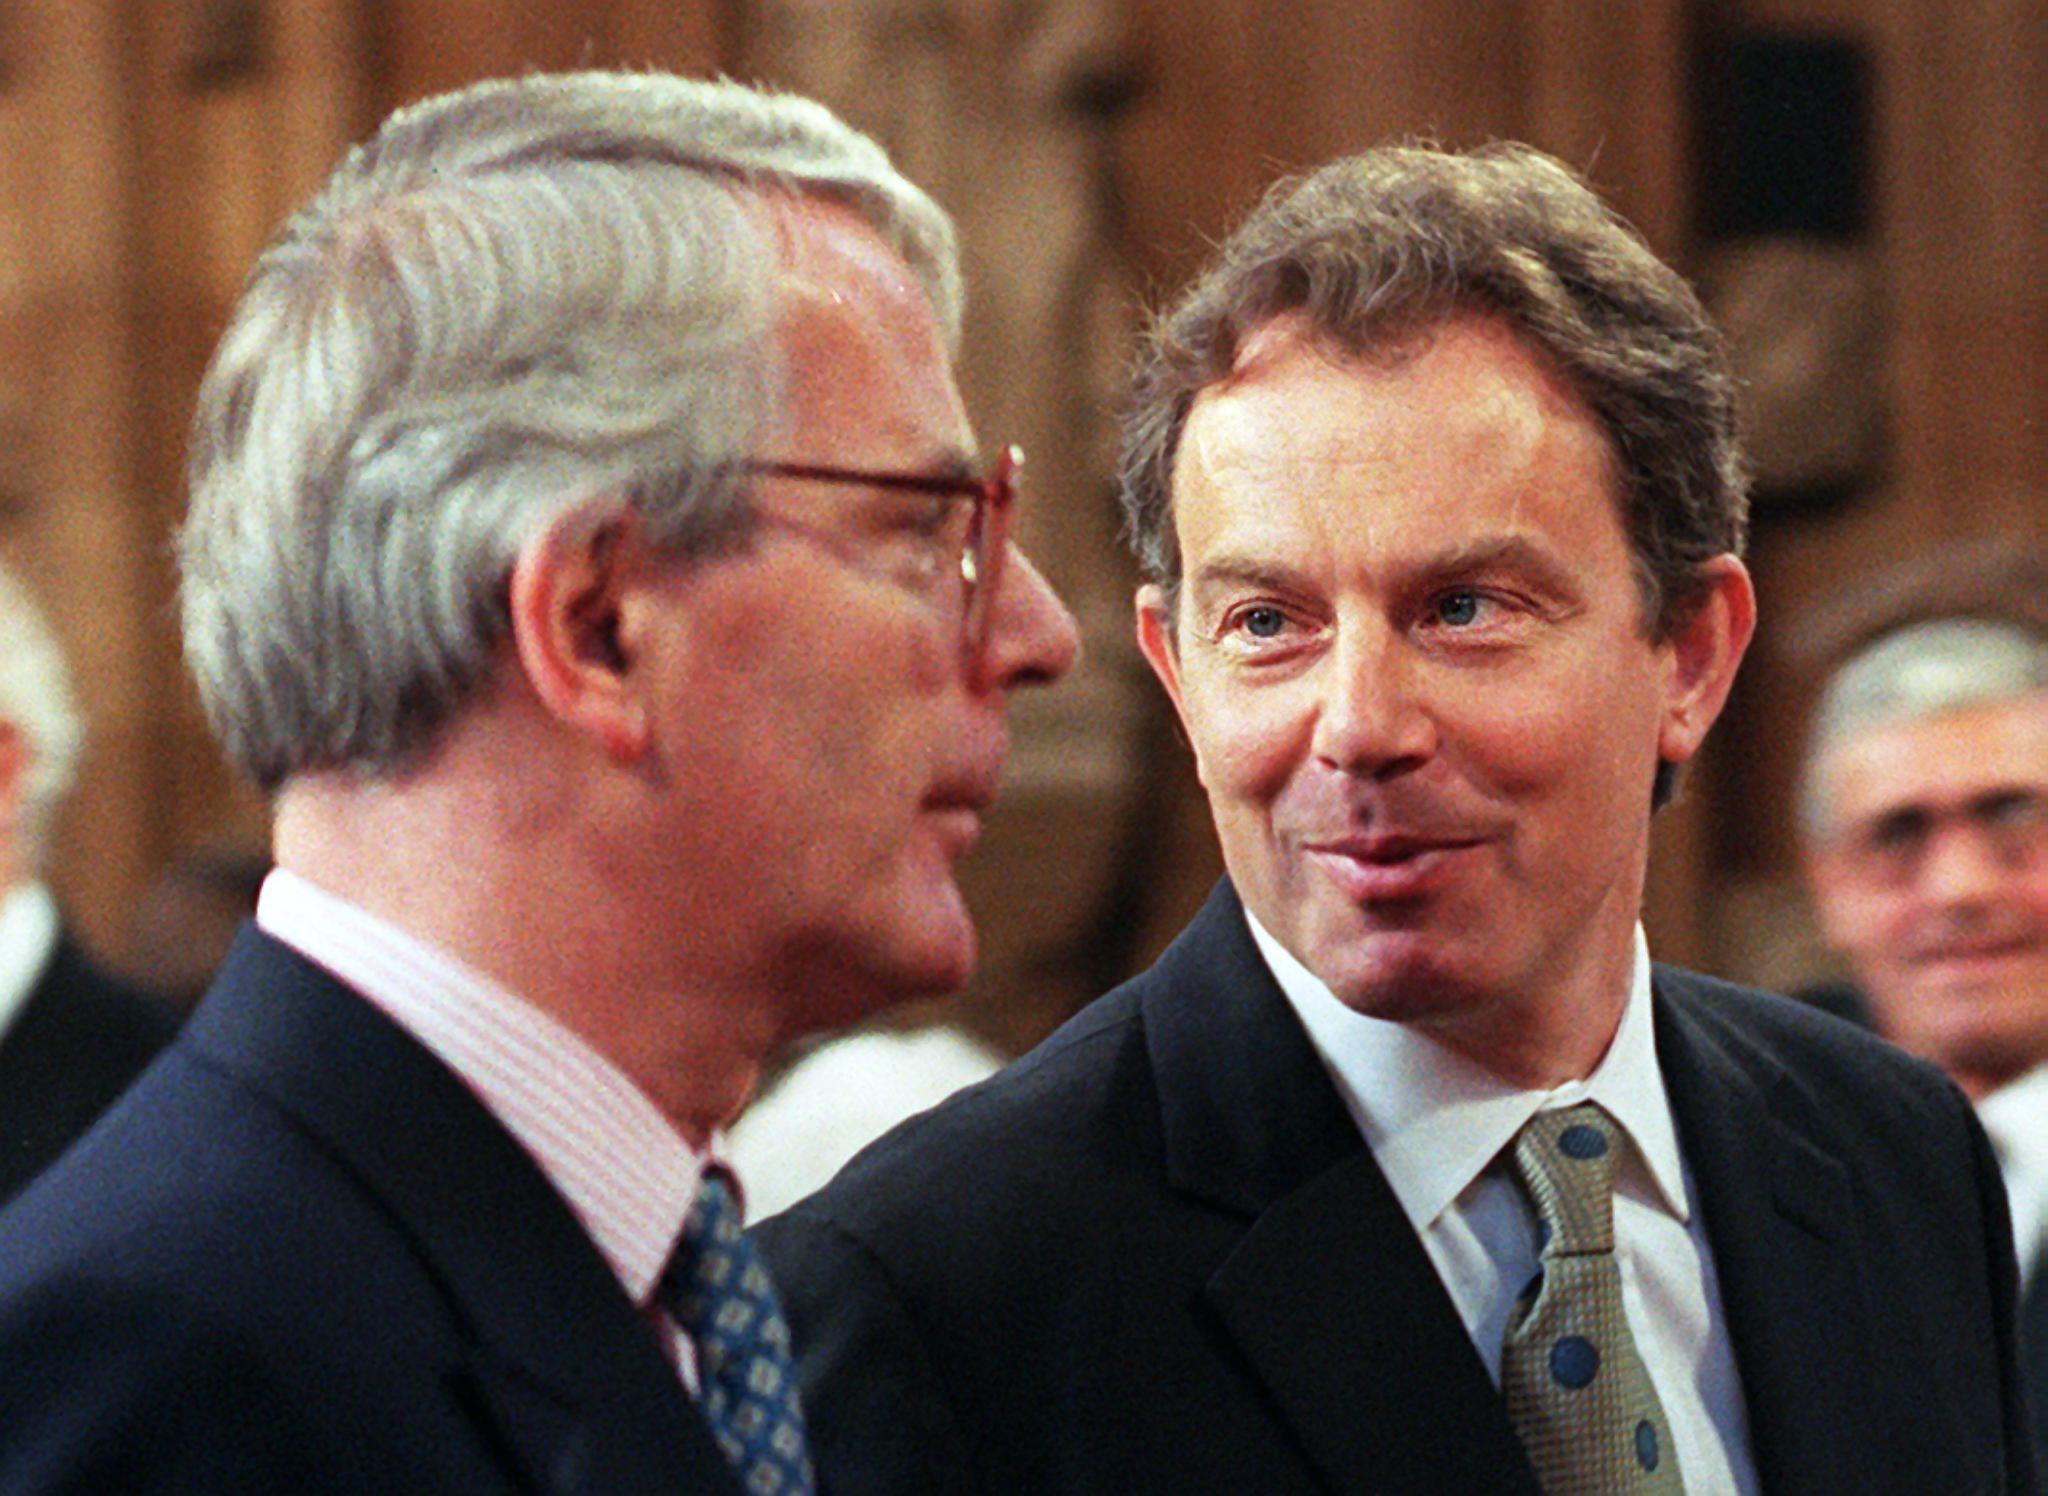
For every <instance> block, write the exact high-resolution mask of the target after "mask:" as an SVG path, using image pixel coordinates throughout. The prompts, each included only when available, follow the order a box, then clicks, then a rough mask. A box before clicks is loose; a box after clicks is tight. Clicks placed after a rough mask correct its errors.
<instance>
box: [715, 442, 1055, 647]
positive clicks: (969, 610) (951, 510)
mask: <svg viewBox="0 0 2048 1496" xmlns="http://www.w3.org/2000/svg"><path fill="white" fill-rule="evenodd" d="M1023 464H1024V453H1023V452H1022V451H1021V450H1020V449H1019V448H1017V447H1014V446H1012V447H1005V448H1004V449H1003V451H1002V453H1001V455H999V456H998V457H997V458H996V462H995V466H994V467H993V468H991V469H990V470H989V472H988V474H987V476H985V477H980V478H977V477H973V476H971V475H968V474H956V473H888V472H871V471H869V470H867V469H865V468H841V467H825V466H820V465H818V464H814V463H805V462H749V463H745V464H743V467H742V471H745V472H748V473H756V474H759V475H761V476H762V477H768V478H794V479H796V480H797V481H799V482H805V483H854V484H860V485H863V486H865V487H868V488H882V489H888V490H890V491H892V492H896V493H916V494H930V495H932V496H933V497H935V498H945V499H954V500H959V501H962V502H960V503H955V504H949V505H947V506H945V508H944V509H943V510H942V511H941V512H940V513H939V514H938V515H937V516H935V517H934V518H933V519H932V520H931V522H929V523H927V524H921V525H920V526H919V527H918V528H919V531H920V533H921V534H922V535H923V536H924V537H926V538H927V539H928V540H929V542H930V543H931V544H932V545H933V546H934V547H936V548H937V551H938V554H939V555H940V556H941V557H942V558H943V563H944V568H945V569H947V570H951V569H954V568H957V571H958V575H959V579H960V586H961V617H962V632H961V644H962V648H963V649H964V650H965V652H966V657H967V659H968V660H969V662H970V663H978V662H979V661H981V660H982V659H983V658H985V656H986V652H987V649H988V639H989V631H990V622H989V620H990V618H991V616H992V615H993V613H994V611H995V595H996V589H997V587H998V586H1000V585H1001V583H1002V577H1003V558H1004V556H1005V554H1007V552H1008V551H1009V547H1010V512H1011V510H1012V509H1013V508H1014V507H1015V505H1016V502H1017V469H1018V468H1020V467H1021V466H1023ZM774 517H775V518H778V519H780V516H774ZM784 522H785V523H786V521H784Z"/></svg>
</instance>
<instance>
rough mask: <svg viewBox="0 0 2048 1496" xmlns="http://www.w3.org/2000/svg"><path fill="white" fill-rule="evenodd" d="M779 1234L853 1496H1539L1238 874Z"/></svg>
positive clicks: (793, 1307)
mask: <svg viewBox="0 0 2048 1496" xmlns="http://www.w3.org/2000/svg"><path fill="white" fill-rule="evenodd" d="M757 1229H758V1236H759V1239H760V1241H761V1243H762V1245H763V1247H764V1250H765V1251H766V1252H767V1254H768V1256H769V1259H770V1263H771V1266H772V1268H773V1270H774V1273H775V1280H776V1283H777V1287H778V1289H779V1291H780V1292H781V1294H782V1297H783V1301H784V1304H785V1307H787V1308H788V1309H789V1311H790V1316H791V1321H792V1326H793V1328H794V1330H795V1332H796V1335H797V1340H798V1349H799V1355H800V1365H801V1369H802V1374H803V1377H804V1394H805V1404H806V1408H807V1410H808V1412H809V1416H810V1422H811V1429H812V1437H813V1447H814V1450H815V1451H816V1452H817V1454H818V1457H819V1461H820V1465H821V1469H822V1470H823V1472H824V1475H825V1478H826V1480H827V1482H828V1483H829V1484H830V1486H831V1487H832V1489H833V1490H834V1491H835V1492H837V1493H840V1496H848V1493H860V1492H869V1491H872V1492H878V1493H879V1492H909V1491H931V1492H939V1491H946V1492H960V1491H1004V1492H1008V1491H1015V1492H1070V1491H1104V1492H1108V1491H1130V1490H1173V1491H1176V1492H1188V1493H1201V1492H1218V1493H1221V1492H1241V1491H1245V1490H1258V1491H1261V1492H1274V1493H1284V1492H1292V1491H1331V1490H1342V1491H1355V1490H1388V1491H1403V1490H1406V1491H1416V1492H1423V1491H1428V1492H1438V1493H1440V1492H1459V1491H1471V1492H1480V1491H1487V1492H1499V1491H1530V1492H1533V1491H1534V1489H1535V1487H1534V1480H1533V1477H1532V1476H1531V1475H1530V1473H1529V1470H1528V1467H1527V1463H1526V1461H1525V1460H1524V1459H1523V1458H1522V1455H1521V1452H1520V1449H1519V1446H1517V1445H1516V1444H1515V1443H1514V1440H1513V1435H1512V1433H1511V1432H1510V1431H1509V1429H1508V1426H1507V1423H1506V1420H1505V1417H1504V1415H1503V1414H1502V1413H1501V1412H1500V1411H1499V1408H1498V1399H1497V1397H1495V1396H1494V1394H1493V1391H1492V1387H1491V1384H1490V1383H1489V1382H1488V1381H1487V1378H1486V1374H1485V1371H1484V1369H1483V1367H1482V1366H1481V1364H1480V1362H1479V1359H1478V1357H1477V1355H1476V1354H1475V1353H1474V1352H1473V1350H1472V1347H1471V1344H1470V1341H1469V1340H1468V1339H1467V1338H1466V1336H1465V1334H1464V1331H1463V1328H1462V1326H1461V1325H1460V1324H1459V1322H1458V1320H1457V1318H1456V1313H1455V1310H1454V1309H1453V1308H1452V1307H1451V1304H1450V1301H1449V1299H1448V1297H1447V1296H1446V1295H1445V1294H1444V1292H1443V1290H1442V1288H1441V1285H1440V1284H1438V1283H1437V1281H1436V1279H1435V1276H1434V1274H1433V1272H1432V1271H1431V1270H1430V1269H1429V1266H1428V1262H1427V1258H1426V1257H1425V1255H1424V1254H1423V1252H1422V1249H1421V1246H1420V1244H1419V1243H1418V1242H1417V1241H1416V1239H1415V1237H1414V1233H1413V1232H1412V1231H1410V1230H1409V1229H1408V1227H1407V1224H1406V1220H1405V1218H1404V1217H1403V1216H1402V1215H1401V1213H1400V1208H1399V1206H1398V1204H1397V1203H1396V1202H1395V1201H1394V1199H1393V1196H1392V1193H1391V1191H1390V1190H1388V1188H1387V1187H1386V1185H1385V1181H1384V1180H1383V1179H1382V1178H1381V1177H1380V1176H1379V1174H1378V1171H1377V1169H1376V1168H1375V1167H1374V1166H1373V1164H1372V1161H1371V1157H1370V1155H1369V1154H1368V1153H1367V1152H1366V1150H1365V1148H1364V1145H1363V1142H1362V1141H1361V1139H1360V1137H1359V1135H1358V1131H1357V1128H1356V1127H1355V1126H1354V1125H1353V1124H1352V1122H1351V1119H1350V1117H1349V1115H1348V1113H1346V1111H1345V1110H1344V1107H1343V1103H1342V1102H1341V1100H1340V1099H1339V1098H1338V1096H1337V1093H1336V1090H1335V1088H1334V1087H1333V1086H1332V1085H1331V1084H1330V1082H1329V1080H1328V1078H1327V1076H1326V1075H1324V1073H1323V1071H1322V1069H1321V1065H1320V1062H1319V1061H1318V1060H1317V1058H1316V1057H1315V1054H1314V1051H1313V1049H1312V1048H1311V1047H1310V1045H1309V1043H1308V1040H1307V1038H1306V1036H1305V1035H1303V1034H1302V1032H1301V1030H1300V1028H1299V1025H1298V1024H1296V1023H1294V1022H1293V1021H1292V1019H1291V1015H1290V1011H1289V1010H1288V1009H1287V1008H1286V1005H1285V999H1284V998H1283V997H1282V996H1281V995H1280V993H1279V990H1278V988H1277V987H1276V986H1275V985H1274V984H1273V982H1272V979H1271V976H1270V975H1269V974H1268V973H1267V972H1266V970H1265V967H1264V964H1263V963H1262V962H1261V961H1259V959H1258V957H1257V953H1256V950H1255V949H1254V948H1253V947H1252V945H1251V939H1250V935H1249V932H1248V931H1247V930H1246V927H1245V924H1244V920H1243V916H1242V913H1241V911H1240V909H1239V908H1238V906H1237V903H1236V900H1235V897H1234V895H1232V894H1230V892H1229V891H1228V889H1227V888H1225V889H1224V890H1222V891H1220V892H1219V894H1218V897H1217V898H1216V899H1215V900H1212V902H1211V905H1210V907H1209V908H1208V909H1206V910H1204V912H1203V914H1202V916H1201V917H1200V918H1198V919H1197V920H1196V922H1195V924H1194V925H1193V926H1191V927H1190V929H1189V930H1188V931H1187V932H1186V933H1185V934H1184V935H1183V936H1182V938H1181V939H1180V940H1179V941H1178V942H1176V944H1175V945H1174V947H1173V948H1172V949H1171V950H1169V951H1168V952H1167V954H1166V955H1165V956H1164V957H1162V958H1161V960H1160V962H1159V963H1158V965H1156V966H1155V967H1154V968H1153V969H1152V970H1151V971H1150V972H1147V973H1146V974H1144V975H1143V976H1141V977H1139V978H1137V979H1136V980H1135V981H1133V982H1131V983H1128V984H1126V985H1125V986H1124V987H1121V988H1119V989H1117V990H1116V991H1114V992H1112V993H1110V994H1109V995H1107V996H1106V997H1104V998H1102V999H1100V1000H1099V1001H1098V1002H1096V1003H1095V1004H1093V1005H1091V1006H1090V1007H1089V1008H1088V1009H1087V1010H1085V1011H1084V1012H1083V1013H1081V1014H1080V1015H1079V1016H1077V1017H1076V1018H1075V1019H1074V1020H1072V1021H1071V1022H1070V1023H1068V1024H1067V1025H1066V1026H1065V1027H1064V1028H1062V1029H1061V1030H1060V1031H1059V1032H1058V1033H1056V1034H1055V1035H1053V1037H1052V1038H1050V1039H1048V1040H1047V1041H1046V1043H1045V1044H1044V1045H1042V1046H1041V1047H1040V1048H1039V1049H1037V1050H1036V1051H1034V1052H1033V1053H1032V1054H1031V1055H1029V1056H1027V1057H1026V1058H1025V1059H1023V1060H1021V1061H1019V1062H1018V1063H1017V1064H1015V1065H1013V1066H1011V1067H1010V1068H1009V1069H1008V1070H1006V1071H1004V1072H1003V1073H1002V1074H1000V1075H998V1076H997V1077H995V1078H994V1079H992V1080H990V1081H987V1082H984V1083H983V1084H981V1085H979V1086H976V1087H973V1088H970V1089H969V1090H967V1091H965V1092H963V1093H961V1094H960V1095H959V1096H957V1097H955V1098H954V1099H953V1100H952V1101H950V1102H948V1103H946V1104H944V1105H942V1106H941V1107H939V1108H937V1109H936V1110H934V1111H932V1112H929V1113H927V1114H925V1115H924V1116H923V1117H921V1118H918V1119H914V1120H913V1121H912V1122H910V1123H907V1124H905V1125H904V1126H903V1127H901V1128H899V1129H897V1130H896V1131H895V1132H894V1133H892V1134H890V1135H889V1136H888V1137H886V1138H884V1139H883V1140H882V1141H881V1142H879V1143H877V1144H875V1145H874V1146H873V1147H871V1148H870V1149H869V1150H868V1151H867V1152H865V1153H864V1154H862V1155H861V1156H860V1157H858V1158H856V1159H855V1160H854V1162H853V1163H851V1164H850V1165H848V1167H847V1168H846V1169H845V1170H844V1171H843V1172H842V1173H841V1174H840V1175H839V1177H838V1178H837V1179H836V1180H835V1181H834V1182H833V1183H832V1184H831V1185H829V1186H827V1188H826V1189H825V1190H823V1191H821V1192H820V1193H819V1194H818V1195H815V1196H813V1197H812V1198H811V1199H810V1200H809V1201H806V1202H804V1203H802V1204H799V1205H798V1206H796V1207H794V1208H793V1209H792V1210H790V1211H788V1212H786V1213H785V1214H783V1215H782V1216H779V1217H777V1218H775V1219H774V1220H771V1221H769V1222H766V1223H764V1224H763V1225H762V1226H761V1227H759V1228H757ZM1304 1345H1313V1346H1315V1347H1318V1349H1317V1350H1316V1351H1315V1352H1314V1353H1312V1354H1307V1355H1305V1354H1304V1353H1303V1347H1304ZM1395 1362H1398V1364H1399V1366H1400V1368H1401V1370H1400V1372H1399V1373H1393V1372H1391V1371H1390V1367H1391V1366H1392V1365H1393V1364H1394V1363H1395ZM1404 1376H1406V1377H1411V1378H1418V1377H1419V1378H1420V1379H1421V1382H1422V1383H1424V1384H1426V1385H1427V1386H1428V1387H1429V1389H1430V1391H1429V1393H1428V1394H1427V1395H1426V1396H1420V1397H1415V1396H1410V1395H1408V1393H1406V1392H1404V1391H1402V1390H1401V1389H1402V1388H1403V1387H1404V1385H1406V1384H1404V1382H1403V1380H1402V1378H1403V1377H1404Z"/></svg>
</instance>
